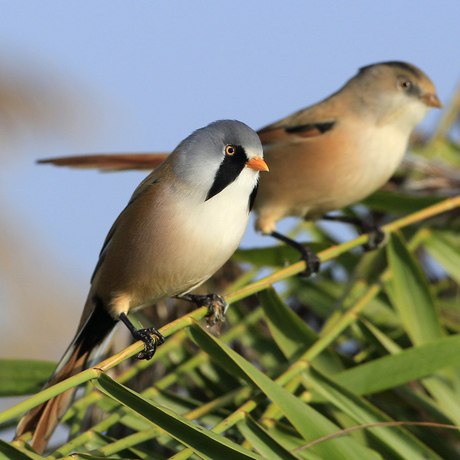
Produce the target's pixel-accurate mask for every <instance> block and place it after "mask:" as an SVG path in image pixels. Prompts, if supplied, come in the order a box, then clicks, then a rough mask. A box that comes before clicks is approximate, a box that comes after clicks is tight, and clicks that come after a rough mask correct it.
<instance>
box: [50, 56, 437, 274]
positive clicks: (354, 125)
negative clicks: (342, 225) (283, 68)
mask: <svg viewBox="0 0 460 460" xmlns="http://www.w3.org/2000/svg"><path fill="white" fill-rule="evenodd" d="M432 107H438V108H440V107H442V104H441V102H440V100H439V98H438V96H437V95H436V89H435V86H434V84H433V82H432V81H431V80H430V79H429V77H428V76H427V75H426V74H425V73H424V72H422V71H421V70H420V69H419V68H418V67H416V66H414V65H412V64H409V63H407V62H402V61H388V62H380V63H377V64H372V65H368V66H365V67H362V68H361V69H359V72H358V73H357V74H356V75H355V76H354V77H352V78H351V79H350V80H348V81H347V82H346V83H345V85H344V86H343V87H342V88H340V89H339V90H338V91H336V92H335V93H333V94H332V95H331V96H329V97H327V98H325V99H323V100H321V101H320V102H318V103H316V104H314V105H311V106H309V107H307V108H305V109H303V110H300V111H298V112H295V113H293V114H291V115H289V116H287V117H285V118H283V119H281V120H279V121H277V122H275V123H272V124H270V125H268V126H266V127H264V128H262V129H260V130H259V131H258V132H257V134H258V135H259V137H260V140H261V141H262V144H263V148H264V155H265V159H266V161H267V163H268V164H269V165H270V174H267V175H263V176H262V177H261V181H260V189H259V193H258V195H257V199H256V201H255V203H254V211H255V213H256V215H257V219H256V229H257V230H258V231H260V232H262V233H263V234H264V235H272V236H274V237H276V238H278V239H280V240H282V241H284V242H286V243H287V244H290V245H291V246H293V247H295V248H296V249H298V250H299V251H300V252H301V253H302V256H303V258H304V259H305V260H306V264H307V267H306V271H305V274H306V275H309V274H311V273H313V272H316V271H317V270H318V269H319V260H318V258H317V257H316V255H315V254H314V253H313V252H312V251H311V250H310V249H309V248H308V247H305V246H304V245H301V244H299V243H297V242H296V241H294V240H292V239H290V238H288V237H286V236H285V235H282V234H280V233H279V232H277V230H276V224H277V222H278V221H280V220H281V219H284V218H285V217H288V216H294V217H300V218H302V219H306V220H315V219H321V218H324V219H327V220H339V221H340V220H341V221H345V222H351V223H354V224H356V225H358V227H359V228H360V229H361V231H363V232H368V231H371V233H370V240H369V243H368V244H367V245H366V246H365V248H366V249H372V248H374V247H376V246H378V245H379V244H380V242H381V241H382V240H383V234H382V232H381V231H380V230H379V229H378V228H376V227H375V226H373V225H372V223H369V222H367V221H361V220H358V219H350V218H348V217H347V216H336V215H329V214H327V213H329V212H331V211H334V210H338V209H341V208H343V207H346V206H349V205H352V204H354V203H357V202H359V201H360V200H362V199H364V198H365V197H367V196H368V195H370V194H371V193H373V192H374V191H376V190H377V189H378V188H379V187H381V186H382V185H383V184H385V182H386V181H388V179H389V178H390V177H391V175H392V174H393V173H394V172H395V171H396V169H397V167H398V165H399V164H400V163H401V161H402V158H403V155H404V153H405V152H406V150H407V146H408V143H409V138H410V135H411V133H412V131H413V129H414V128H415V126H416V125H417V124H418V123H420V121H421V120H422V119H423V118H424V116H425V115H426V114H427V113H428V111H429V109H430V108H432ZM164 157H165V154H144V155H140V154H137V155H136V154H135V155H132V154H117V155H90V156H87V155H83V156H78V157H67V158H57V159H50V160H43V162H45V163H54V164H56V165H60V166H74V167H87V168H88V167H96V168H100V169H105V170H117V169H118V170H119V169H144V168H145V169H151V168H153V167H155V166H156V165H157V164H158V161H159V160H162V159H163V158H164Z"/></svg>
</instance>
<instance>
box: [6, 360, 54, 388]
mask: <svg viewBox="0 0 460 460" xmlns="http://www.w3.org/2000/svg"><path fill="white" fill-rule="evenodd" d="M55 368H56V363H53V362H50V361H36V360H31V359H0V396H22V395H30V394H34V393H37V392H38V391H40V390H41V388H42V387H43V385H44V384H45V383H46V381H47V380H48V379H49V377H50V375H51V374H52V373H53V371H54V369H55Z"/></svg>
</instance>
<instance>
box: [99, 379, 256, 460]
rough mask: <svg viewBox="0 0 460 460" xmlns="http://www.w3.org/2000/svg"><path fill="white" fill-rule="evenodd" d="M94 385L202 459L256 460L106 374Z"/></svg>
mask: <svg viewBox="0 0 460 460" xmlns="http://www.w3.org/2000/svg"><path fill="white" fill-rule="evenodd" d="M94 384H95V385H96V386H97V387H98V388H99V389H100V390H101V391H103V392H104V393H106V394H107V395H109V396H111V397H112V398H114V399H116V400H117V401H120V402H121V403H122V404H125V405H126V406H129V407H130V408H131V409H132V410H133V411H135V412H137V413H139V414H140V415H142V416H143V417H145V418H146V419H147V420H150V421H151V422H152V423H154V424H155V425H157V426H159V427H160V428H162V429H163V430H165V431H166V432H167V433H168V434H170V435H171V436H172V437H173V438H175V439H177V440H178V441H179V442H180V443H182V444H184V445H186V446H187V447H189V448H190V449H192V450H193V451H194V452H196V453H197V454H198V455H200V456H201V457H203V458H206V459H210V460H214V459H217V458H231V459H235V460H239V459H240V460H248V459H257V460H261V459H262V457H260V456H259V455H258V454H255V453H253V452H250V451H248V450H246V449H244V448H242V447H241V446H238V445H237V444H235V443H233V442H231V441H230V440H229V439H227V438H225V437H223V436H219V435H217V434H215V433H213V432H212V431H209V430H207V429H206V428H204V427H202V426H200V425H197V424H195V423H193V422H191V421H190V420H187V419H186V418H184V417H182V416H181V415H179V414H176V413H174V412H173V411H172V410H170V409H167V408H166V407H162V406H158V405H156V404H155V403H153V402H152V401H149V400H147V399H145V398H143V397H142V396H140V395H139V394H137V393H135V392H134V391H132V390H130V389H128V388H126V387H125V386H123V385H121V384H120V383H117V382H115V381H114V380H113V379H111V378H110V377H109V376H107V375H106V374H101V376H100V378H99V379H98V380H95V381H94Z"/></svg>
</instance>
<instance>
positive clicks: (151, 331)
mask: <svg viewBox="0 0 460 460" xmlns="http://www.w3.org/2000/svg"><path fill="white" fill-rule="evenodd" d="M152 335H153V336H154V337H152ZM133 336H134V338H135V339H137V340H142V341H143V342H144V350H142V351H141V352H139V353H138V354H137V355H136V358H137V359H146V360H147V361H148V360H149V359H152V358H153V355H154V354H155V352H156V351H157V346H158V345H161V344H162V343H164V341H165V338H164V336H163V334H161V333H160V332H158V331H157V330H156V329H155V328H154V327H149V328H147V329H138V330H137V331H136V332H135V333H133Z"/></svg>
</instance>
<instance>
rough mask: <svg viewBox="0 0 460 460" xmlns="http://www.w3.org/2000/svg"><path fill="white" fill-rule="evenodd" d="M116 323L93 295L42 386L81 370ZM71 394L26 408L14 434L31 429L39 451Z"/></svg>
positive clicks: (56, 423)
mask: <svg viewBox="0 0 460 460" xmlns="http://www.w3.org/2000/svg"><path fill="white" fill-rule="evenodd" d="M116 324H117V321H115V320H114V319H113V318H112V317H111V316H110V315H109V314H108V313H107V311H106V310H105V309H104V307H103V305H102V302H101V301H100V300H99V299H96V305H95V308H94V310H93V312H92V313H91V315H90V317H89V318H88V320H87V321H86V323H85V324H84V325H83V327H82V328H81V330H80V331H78V332H77V335H76V336H75V338H74V340H73V342H72V343H71V344H70V346H69V348H68V349H67V351H66V352H65V354H64V356H63V357H62V358H61V361H60V362H59V364H58V366H57V368H56V370H55V371H54V373H53V375H52V376H51V377H50V379H49V380H48V382H47V383H46V384H45V386H44V387H43V389H45V388H48V387H50V386H52V385H55V384H56V383H58V382H61V381H63V380H65V379H67V378H69V377H71V376H72V375H75V374H78V373H79V372H81V371H82V370H84V369H85V368H86V367H87V363H88V362H89V361H90V360H93V359H95V358H96V356H97V355H98V354H99V353H102V350H100V348H101V345H103V342H104V339H105V338H106V337H107V336H108V335H109V334H110V332H111V331H112V330H113V328H114V327H115V325H116ZM74 394H75V389H71V390H68V391H66V392H64V393H61V394H60V395H58V396H56V397H55V398H52V399H50V400H49V401H46V402H44V403H43V404H40V405H39V406H37V407H35V408H34V409H32V410H30V411H29V412H27V414H25V415H24V417H23V418H22V419H21V421H20V422H19V424H18V427H17V429H16V438H18V437H19V436H22V435H24V434H25V433H28V432H32V433H33V437H32V442H31V446H32V447H33V448H34V449H35V450H36V451H38V452H40V453H41V452H43V450H44V449H45V448H46V445H47V444H48V441H49V439H50V437H51V435H52V434H53V432H54V430H55V428H56V426H57V425H58V424H59V421H60V420H61V419H62V417H63V416H64V414H65V413H66V411H67V409H68V408H69V406H70V404H71V403H72V400H73V396H74Z"/></svg>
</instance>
